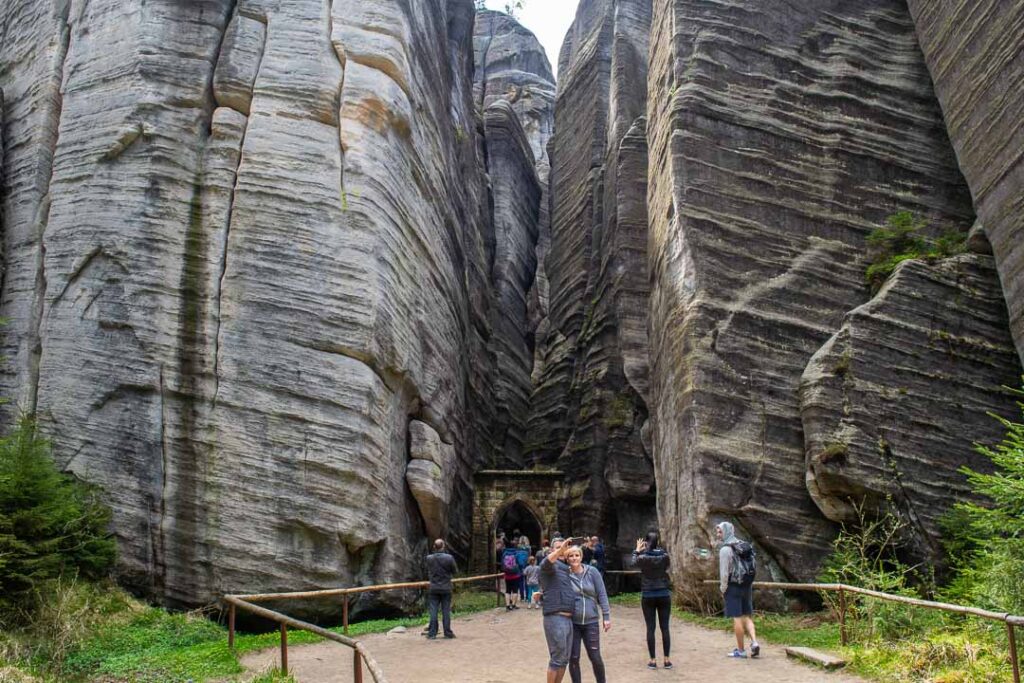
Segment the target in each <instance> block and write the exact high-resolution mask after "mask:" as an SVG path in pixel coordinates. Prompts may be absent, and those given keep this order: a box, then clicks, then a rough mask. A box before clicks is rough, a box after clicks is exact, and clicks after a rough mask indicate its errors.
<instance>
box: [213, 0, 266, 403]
mask: <svg viewBox="0 0 1024 683" xmlns="http://www.w3.org/2000/svg"><path fill="white" fill-rule="evenodd" d="M238 1H239V0H235V2H236V5H235V9H234V16H235V17H236V18H237V17H241V16H246V15H244V14H243V13H242V10H241V6H240V5H238V4H237V3H238ZM249 18H251V17H249ZM261 23H263V24H264V34H263V41H262V43H261V45H260V54H259V58H258V59H257V62H256V75H255V78H254V79H253V86H252V96H255V88H256V85H257V84H258V83H259V82H260V71H261V70H262V68H263V58H264V56H265V55H266V51H267V34H266V32H265V31H266V22H265V21H264V22H261ZM229 27H230V24H228V27H227V28H229ZM227 28H226V29H225V36H226V32H227ZM225 39H226V38H225V37H223V36H222V38H221V45H220V47H219V48H218V52H217V54H218V60H219V59H220V57H219V55H220V52H221V51H222V50H223V49H224V40H225ZM214 71H216V69H214ZM235 111H237V109H236V110H235ZM238 113H239V114H245V113H244V112H238ZM251 115H252V112H251V110H250V112H249V114H248V115H246V118H245V125H244V126H243V128H242V134H241V138H240V140H239V143H238V159H237V160H236V162H235V168H234V175H233V182H232V183H231V189H230V191H229V194H228V198H227V211H226V220H225V222H224V228H223V233H224V234H223V238H222V239H223V245H222V248H221V253H220V258H219V267H218V272H217V278H216V282H215V284H214V287H215V291H214V295H213V316H212V317H213V325H214V330H213V335H212V337H211V341H212V344H213V349H212V351H211V356H212V357H213V369H212V375H213V397H212V398H211V410H212V409H214V408H216V406H217V399H218V398H219V396H220V348H221V344H222V343H223V339H222V338H221V299H222V297H223V294H224V276H225V274H226V273H227V270H228V253H229V250H230V244H231V224H232V223H233V221H234V212H235V196H236V195H237V194H238V185H239V173H240V171H241V168H242V158H243V156H244V154H245V138H246V135H247V134H248V132H249V117H250V116H251Z"/></svg>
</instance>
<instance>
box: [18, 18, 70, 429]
mask: <svg viewBox="0 0 1024 683" xmlns="http://www.w3.org/2000/svg"><path fill="white" fill-rule="evenodd" d="M70 12H71V4H70V3H67V4H65V5H64V7H63V8H62V9H61V14H60V16H58V17H57V22H58V23H57V30H58V31H59V33H60V44H59V46H58V49H57V50H58V51H57V58H56V60H55V63H56V64H58V65H59V67H58V68H59V70H60V71H59V73H57V74H54V76H55V77H56V80H57V82H58V85H57V92H56V93H54V95H55V96H54V98H53V100H52V104H51V105H50V106H51V107H52V109H51V110H50V111H48V116H47V118H48V119H49V121H48V123H49V124H50V126H52V130H51V138H52V141H51V143H50V150H49V151H50V155H49V161H48V163H49V168H47V174H46V186H45V187H44V188H43V191H42V200H41V201H40V204H39V210H38V212H37V216H36V221H35V223H36V230H35V236H36V239H37V240H38V242H39V246H38V249H37V250H36V258H35V271H36V277H35V289H34V293H33V298H32V309H31V313H30V315H31V317H30V319H29V338H28V345H29V350H28V368H27V379H28V396H27V401H26V405H25V410H26V411H27V412H28V413H29V414H30V415H34V414H35V412H36V404H37V401H38V399H39V364H40V361H41V360H42V356H43V340H42V337H41V336H40V328H41V327H42V322H43V309H44V307H45V305H46V241H45V237H46V228H47V226H48V225H49V223H50V208H51V206H52V202H51V198H50V186H51V185H52V184H53V174H54V160H55V158H56V156H57V148H58V146H59V144H60V121H61V118H62V116H63V114H64V77H65V69H66V65H67V59H68V53H69V52H70V51H71V26H70V24H69V22H68V19H69V17H70Z"/></svg>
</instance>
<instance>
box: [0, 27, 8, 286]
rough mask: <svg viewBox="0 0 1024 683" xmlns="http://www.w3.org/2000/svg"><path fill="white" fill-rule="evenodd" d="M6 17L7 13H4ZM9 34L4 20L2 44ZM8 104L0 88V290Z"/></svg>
mask: <svg viewBox="0 0 1024 683" xmlns="http://www.w3.org/2000/svg"><path fill="white" fill-rule="evenodd" d="M4 16H5V17H6V15H4ZM6 34H7V22H6V21H4V25H3V28H2V30H0V45H3V41H4V37H5V36H6ZM5 113H6V105H5V99H4V89H3V88H0V292H3V291H4V283H5V282H6V280H7V249H5V248H4V245H5V244H6V242H7V237H6V234H5V233H4V211H3V202H4V196H5V193H4V185H5V183H4V178H6V177H7V174H6V172H5V170H4V148H5V142H4V141H5V139H6V133H5V132H4V121H5V120H6V116H5Z"/></svg>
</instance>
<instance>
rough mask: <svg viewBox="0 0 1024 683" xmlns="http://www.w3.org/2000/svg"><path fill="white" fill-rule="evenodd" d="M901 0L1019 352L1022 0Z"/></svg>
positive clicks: (1023, 219)
mask: <svg viewBox="0 0 1024 683" xmlns="http://www.w3.org/2000/svg"><path fill="white" fill-rule="evenodd" d="M907 4H908V5H909V6H910V11H911V14H912V15H913V16H914V21H915V25H916V27H917V35H918V38H919V40H920V42H921V48H922V49H923V50H924V55H925V57H926V59H927V63H928V68H929V70H930V71H931V75H932V78H933V79H934V81H935V91H936V93H937V94H938V96H939V102H941V103H942V112H943V114H944V115H945V119H946V125H947V128H948V130H949V137H950V140H952V142H953V148H954V149H955V150H956V154H957V158H958V160H959V162H960V168H961V170H962V171H963V174H964V176H965V177H966V178H967V183H968V185H970V188H971V194H972V196H973V197H974V206H975V208H976V209H977V212H978V218H979V219H980V220H981V222H982V224H983V225H984V228H985V232H986V233H987V234H988V238H989V240H990V241H991V242H992V248H993V251H994V253H995V257H996V264H997V266H998V268H999V277H1000V280H1001V281H1002V284H1003V290H1004V291H1005V293H1006V300H1007V304H1008V305H1009V308H1010V325H1011V329H1012V330H1013V336H1014V339H1015V340H1016V343H1017V352H1018V353H1019V354H1020V356H1021V358H1024V191H1022V188H1024V154H1021V150H1022V149H1024V4H1021V3H1019V2H1001V1H1000V0H950V1H948V2H925V1H924V0H909V2H908V3H907Z"/></svg>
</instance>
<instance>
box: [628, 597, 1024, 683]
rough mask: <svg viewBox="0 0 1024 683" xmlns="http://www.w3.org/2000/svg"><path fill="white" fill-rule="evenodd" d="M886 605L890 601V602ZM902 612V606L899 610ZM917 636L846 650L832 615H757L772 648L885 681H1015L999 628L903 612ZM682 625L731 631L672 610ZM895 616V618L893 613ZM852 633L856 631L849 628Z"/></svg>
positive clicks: (636, 602)
mask: <svg viewBox="0 0 1024 683" xmlns="http://www.w3.org/2000/svg"><path fill="white" fill-rule="evenodd" d="M611 602H612V604H615V605H622V606H626V607H639V606H640V594H639V593H623V594H620V595H616V596H614V597H613V598H611ZM886 604H887V605H888V604H890V603H886ZM899 607H901V608H903V606H899ZM905 609H906V610H907V611H908V614H907V615H905V618H906V619H908V620H914V622H915V625H916V628H917V629H918V630H917V631H916V632H915V635H913V636H909V637H903V638H899V639H895V640H886V639H884V638H874V639H871V640H870V641H868V642H856V641H855V642H853V643H852V644H851V645H849V646H847V647H842V646H841V645H840V644H839V642H840V638H839V624H838V623H837V622H836V621H835V619H834V618H833V617H832V615H831V614H830V613H829V612H809V613H800V614H775V613H758V614H756V615H755V616H754V623H755V625H756V627H757V635H758V638H759V639H762V640H763V642H765V643H766V644H767V646H768V647H784V646H798V647H810V648H814V649H816V650H822V651H825V652H833V653H835V654H837V655H839V656H841V657H842V658H844V659H845V660H846V661H847V668H846V670H847V671H849V672H850V673H853V674H856V675H858V676H861V677H862V678H864V679H866V680H869V681H879V682H881V683H990V682H993V681H1009V680H1011V679H1012V678H1011V667H1010V662H1009V657H1008V654H1007V653H1008V644H1007V642H1006V636H1005V629H1004V628H1003V627H1002V626H1001V624H996V623H990V622H985V621H980V620H977V619H970V618H964V617H960V616H954V615H943V614H940V613H937V612H931V611H927V610H921V609H914V608H909V607H907V608H905ZM673 612H674V616H675V617H676V618H678V619H680V620H681V621H684V622H686V623H688V624H693V625H695V626H700V627H703V628H707V629H710V630H713V631H721V632H723V633H729V634H731V633H732V619H727V618H725V617H720V616H719V617H712V616H705V615H701V614H696V613H693V612H689V611H686V610H682V609H678V608H677V609H675V610H673ZM890 616H891V615H890ZM851 631H852V632H854V631H856V629H855V625H853V624H851Z"/></svg>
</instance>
